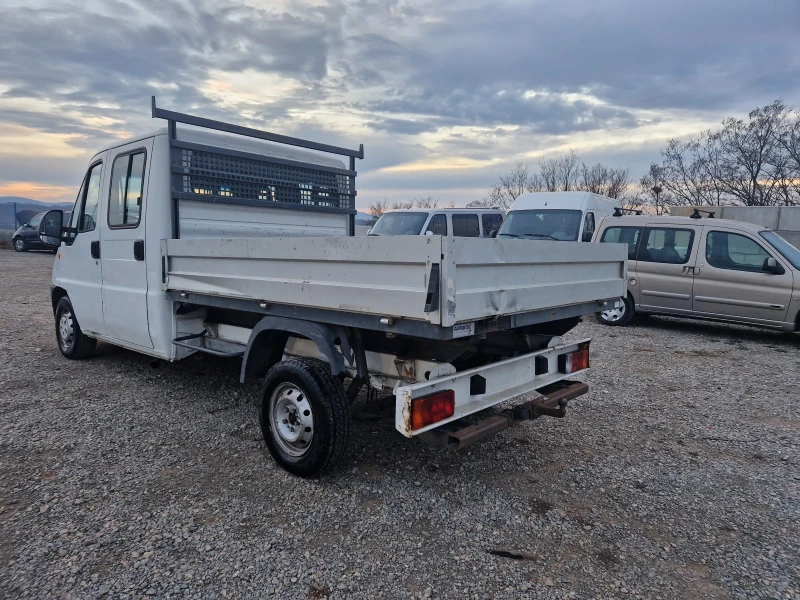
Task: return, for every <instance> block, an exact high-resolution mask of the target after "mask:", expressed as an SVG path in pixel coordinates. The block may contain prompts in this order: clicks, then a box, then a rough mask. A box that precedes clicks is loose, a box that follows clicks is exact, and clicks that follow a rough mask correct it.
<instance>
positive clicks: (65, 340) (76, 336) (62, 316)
mask: <svg viewBox="0 0 800 600" xmlns="http://www.w3.org/2000/svg"><path fill="white" fill-rule="evenodd" d="M55 317H56V342H58V349H59V350H61V354H63V355H64V356H66V357H67V358H72V359H80V358H88V357H90V356H91V355H92V354H94V349H95V347H96V346H97V340H96V339H94V338H90V337H88V336H86V335H84V333H83V331H81V327H80V325H78V319H77V318H76V317H75V311H74V310H73V308H72V303H71V302H70V301H69V298H67V297H66V296H64V297H63V298H61V300H59V301H58V304H57V305H56V312H55Z"/></svg>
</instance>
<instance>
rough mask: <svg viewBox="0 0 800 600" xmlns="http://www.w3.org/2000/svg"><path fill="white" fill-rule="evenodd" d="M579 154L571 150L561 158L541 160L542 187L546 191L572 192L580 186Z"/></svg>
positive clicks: (540, 175)
mask: <svg viewBox="0 0 800 600" xmlns="http://www.w3.org/2000/svg"><path fill="white" fill-rule="evenodd" d="M579 174H580V169H579V166H578V155H577V154H576V153H575V151H574V150H570V151H569V152H568V153H567V154H566V155H564V156H561V157H559V158H550V159H547V160H540V161H539V177H540V179H541V188H542V190H543V191H545V192H571V191H573V190H576V189H577V188H578V181H579Z"/></svg>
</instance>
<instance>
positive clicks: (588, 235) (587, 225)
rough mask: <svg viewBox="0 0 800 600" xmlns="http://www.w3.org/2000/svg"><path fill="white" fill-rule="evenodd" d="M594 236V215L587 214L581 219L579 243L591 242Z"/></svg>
mask: <svg viewBox="0 0 800 600" xmlns="http://www.w3.org/2000/svg"><path fill="white" fill-rule="evenodd" d="M593 235H594V213H590V212H587V213H586V217H584V219H583V236H582V237H581V241H583V242H591V241H592V236H593Z"/></svg>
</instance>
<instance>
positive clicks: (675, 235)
mask: <svg viewBox="0 0 800 600" xmlns="http://www.w3.org/2000/svg"><path fill="white" fill-rule="evenodd" d="M643 238H644V243H643V244H641V245H640V246H639V254H638V255H637V257H636V259H637V260H640V261H643V262H655V263H668V264H674V265H682V264H685V263H686V262H687V261H688V260H689V256H690V255H691V253H692V242H693V241H694V230H693V229H673V228H671V227H647V228H646V229H645V230H644V236H643Z"/></svg>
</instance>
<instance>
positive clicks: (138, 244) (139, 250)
mask: <svg viewBox="0 0 800 600" xmlns="http://www.w3.org/2000/svg"><path fill="white" fill-rule="evenodd" d="M133 258H135V259H136V260H144V240H136V241H135V242H133Z"/></svg>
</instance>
